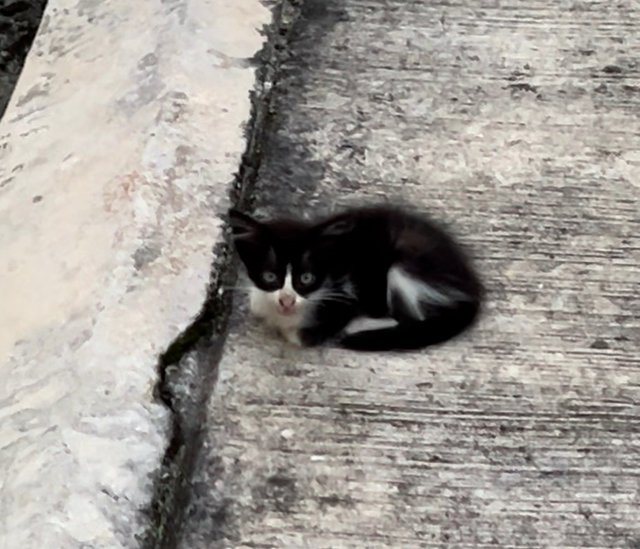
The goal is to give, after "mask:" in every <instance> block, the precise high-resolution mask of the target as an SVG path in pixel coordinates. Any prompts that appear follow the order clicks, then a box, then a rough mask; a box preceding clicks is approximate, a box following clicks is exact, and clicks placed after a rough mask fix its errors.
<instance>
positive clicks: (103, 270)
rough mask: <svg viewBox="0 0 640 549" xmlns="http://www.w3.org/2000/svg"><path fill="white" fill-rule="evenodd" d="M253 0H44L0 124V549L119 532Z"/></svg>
mask: <svg viewBox="0 0 640 549" xmlns="http://www.w3.org/2000/svg"><path fill="white" fill-rule="evenodd" d="M270 18H271V14H270V11H269V10H268V9H267V8H266V7H265V6H263V5H262V4H261V3H260V2H259V1H258V0H234V2H232V3H231V2H225V1H222V0H171V1H162V2H160V1H153V2H131V1H129V0H110V1H108V2H104V1H102V0H79V1H77V0H50V1H49V3H48V6H47V8H46V12H45V16H44V19H43V21H42V25H41V28H40V30H39V34H38V36H37V38H36V41H35V43H34V45H33V48H32V50H31V52H30V54H29V57H28V61H27V63H26V66H25V68H24V71H23V73H22V75H21V77H20V80H19V83H18V86H17V88H16V89H15V92H14V94H13V97H12V100H11V102H10V104H9V107H8V109H7V111H6V113H5V115H4V117H3V119H2V123H1V124H0V258H2V259H1V261H0V289H1V290H0V291H1V306H0V378H1V379H2V383H0V447H1V451H0V471H1V473H0V517H1V518H0V547H2V548H3V549H18V548H19V549H30V548H38V549H41V548H44V547H46V548H52V549H57V548H65V549H72V548H75V547H84V548H89V547H91V548H109V549H113V548H116V547H133V546H137V536H138V535H139V533H140V531H141V530H142V529H144V528H145V527H146V518H145V516H144V515H142V514H141V509H143V508H144V507H146V506H148V505H149V500H150V498H151V490H152V476H151V475H152V473H155V472H157V470H158V468H159V464H160V462H161V460H162V458H163V455H164V452H165V449H166V447H167V440H168V436H169V434H170V433H169V425H170V418H169V414H168V413H167V411H166V410H165V408H164V406H163V405H161V404H160V403H158V402H157V401H156V400H155V399H154V397H153V394H152V393H153V388H154V385H155V384H156V381H157V373H158V372H157V367H158V358H159V356H160V354H161V353H163V352H164V351H165V349H166V348H167V347H168V346H169V344H170V343H171V342H172V341H173V340H174V338H176V337H177V336H178V335H179V334H180V333H181V332H182V330H184V329H185V327H187V326H188V325H189V324H190V322H191V321H192V320H193V318H194V317H195V316H196V315H197V314H198V312H199V311H200V308H201V306H202V304H203V302H204V300H205V296H206V292H207V286H208V283H209V276H210V272H209V271H210V265H211V262H212V259H215V258H212V248H213V247H214V245H215V244H216V243H217V242H219V241H220V240H221V230H220V220H219V219H218V217H217V214H218V213H219V212H220V211H224V210H225V209H226V207H227V206H228V203H227V196H228V191H229V188H230V184H231V183H232V182H233V181H234V175H235V173H236V171H237V169H238V166H239V165H240V162H241V155H242V153H243V151H244V149H245V145H246V143H245V137H244V133H243V132H244V129H243V124H244V123H246V122H247V121H248V119H249V116H250V100H249V91H250V90H252V88H253V87H254V83H255V74H254V68H253V67H252V65H251V63H250V58H252V57H253V56H254V55H255V53H256V52H257V51H258V50H260V48H261V47H262V44H263V41H264V36H263V35H262V34H261V32H260V31H261V29H262V27H263V25H265V24H267V23H269V21H270Z"/></svg>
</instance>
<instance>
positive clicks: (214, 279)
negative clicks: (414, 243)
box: [139, 0, 304, 549]
mask: <svg viewBox="0 0 640 549" xmlns="http://www.w3.org/2000/svg"><path fill="white" fill-rule="evenodd" d="M302 1H304V0H279V1H276V2H269V1H268V0H266V1H265V3H266V4H267V5H268V6H269V7H270V8H272V10H273V16H272V21H271V24H270V25H269V26H267V27H265V29H264V30H263V33H264V34H265V35H266V37H267V38H266V40H265V43H264V45H263V47H262V49H261V51H260V52H258V53H257V54H256V56H255V57H254V60H253V61H254V65H255V66H256V83H255V87H254V89H253V90H252V91H251V92H250V99H251V113H250V116H249V122H248V124H247V127H246V142H247V145H246V148H245V152H244V153H243V155H242V161H241V164H240V167H239V169H238V172H237V174H236V176H235V178H234V181H233V183H232V186H231V189H230V192H229V202H230V204H232V205H234V206H235V207H239V208H243V209H247V208H250V207H251V203H252V191H253V188H254V184H255V181H256V179H257V175H258V169H259V167H260V162H261V159H262V147H261V145H262V137H263V134H264V130H265V127H266V125H267V124H268V121H269V118H270V114H271V99H272V93H273V89H274V87H275V85H276V82H277V80H278V72H279V67H280V64H281V61H282V58H283V56H284V55H285V53H286V43H287V39H288V35H289V31H290V29H291V27H292V25H293V22H294V21H295V19H296V18H297V16H298V14H299V11H300V4H301V2H302ZM213 256H214V261H213V263H212V265H211V275H210V280H209V285H208V288H207V297H206V299H205V302H204V304H203V306H202V308H201V310H200V312H199V313H198V315H197V316H196V318H195V320H194V321H193V322H192V323H191V324H190V325H189V326H188V327H187V328H186V329H185V330H184V331H183V332H182V333H181V334H180V335H179V336H178V337H177V338H176V339H175V340H174V341H173V342H172V343H171V344H170V345H169V346H168V348H167V349H166V351H165V352H164V353H163V354H162V355H161V356H160V359H159V361H158V366H157V368H158V380H159V381H158V383H157V384H156V387H155V390H154V397H155V399H157V400H158V401H159V402H162V403H163V404H164V405H165V406H166V407H167V408H168V409H169V410H170V411H171V414H172V419H171V422H172V425H171V431H172V434H171V438H170V440H169V444H168V446H167V449H166V451H165V454H164V457H163V460H162V466H161V468H160V470H159V471H158V472H157V474H156V476H155V478H154V479H153V483H154V492H153V497H152V500H151V503H150V505H149V507H148V508H147V509H145V510H144V512H145V514H146V515H147V516H148V519H149V524H148V527H147V530H146V532H145V533H144V534H143V535H142V536H141V538H140V539H139V542H140V546H141V547H142V548H143V549H173V548H175V547H176V546H177V543H178V540H179V538H180V527H181V525H182V523H183V522H184V520H183V519H184V514H185V511H186V509H187V506H188V502H189V500H190V490H189V486H190V481H191V478H192V475H193V471H194V468H195V463H196V460H197V458H198V456H199V454H200V450H201V448H202V444H203V441H204V432H205V429H206V426H205V419H206V404H207V402H208V400H209V397H210V396H211V394H212V391H213V389H214V386H215V383H216V381H217V375H218V367H217V366H218V363H219V361H220V359H221V357H222V351H223V348H224V343H225V340H226V336H227V326H228V321H229V317H230V313H231V308H232V305H233V292H231V291H226V290H225V288H229V287H230V286H232V285H233V283H234V281H235V279H236V267H237V265H236V262H235V260H234V256H233V255H232V253H231V246H230V237H229V234H228V232H227V231H225V234H224V238H223V240H222V241H221V242H220V243H218V244H217V245H216V246H215V248H214V250H213Z"/></svg>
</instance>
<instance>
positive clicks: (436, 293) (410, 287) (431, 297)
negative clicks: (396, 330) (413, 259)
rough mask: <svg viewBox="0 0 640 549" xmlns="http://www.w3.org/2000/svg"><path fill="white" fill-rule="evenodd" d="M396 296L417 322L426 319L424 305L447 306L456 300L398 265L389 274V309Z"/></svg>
mask: <svg viewBox="0 0 640 549" xmlns="http://www.w3.org/2000/svg"><path fill="white" fill-rule="evenodd" d="M458 293H460V292H458ZM394 295H395V296H399V297H400V299H402V301H403V302H404V304H405V306H406V309H407V312H408V313H409V314H410V315H411V316H412V317H413V318H415V319H416V320H424V319H425V318H426V317H425V314H424V310H423V307H422V306H423V305H425V304H429V303H431V304H433V305H440V306H443V305H444V306H446V305H450V304H452V303H453V302H454V301H455V300H456V297H455V296H453V295H452V294H450V293H447V292H445V291H443V290H441V289H439V288H434V287H433V286H429V285H428V284H425V283H424V282H423V281H421V280H419V279H417V278H415V277H413V276H411V275H410V274H409V273H407V272H406V271H405V270H404V269H403V268H402V267H399V266H397V265H395V266H393V267H391V269H389V272H388V273H387V305H389V307H391V298H392V297H393V296H394Z"/></svg>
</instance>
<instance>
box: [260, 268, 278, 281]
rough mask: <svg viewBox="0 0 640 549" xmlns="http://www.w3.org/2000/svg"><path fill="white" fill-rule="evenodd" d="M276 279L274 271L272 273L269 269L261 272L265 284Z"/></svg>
mask: <svg viewBox="0 0 640 549" xmlns="http://www.w3.org/2000/svg"><path fill="white" fill-rule="evenodd" d="M277 279H278V277H277V276H276V273H272V272H271V271H265V272H264V273H262V280H264V281H265V282H266V283H267V284H272V283H274V282H275V281H276V280H277Z"/></svg>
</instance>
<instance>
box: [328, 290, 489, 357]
mask: <svg viewBox="0 0 640 549" xmlns="http://www.w3.org/2000/svg"><path fill="white" fill-rule="evenodd" d="M479 310H480V305H479V302H464V303H459V304H458V306H457V307H452V308H439V309H437V310H436V311H433V314H431V315H430V316H429V317H428V318H426V319H425V320H411V319H407V318H406V317H405V318H403V319H401V320H395V319H391V318H390V319H370V320H371V322H369V321H362V320H360V321H358V322H357V323H354V324H353V325H350V326H348V327H347V328H346V329H345V331H344V332H343V335H342V337H341V339H340V340H339V344H340V346H341V347H344V348H347V349H352V350H354V351H412V350H416V349H422V348H424V347H428V346H430V345H437V344H439V343H443V342H445V341H447V340H449V339H451V338H453V337H455V336H457V335H459V334H460V333H462V332H463V331H465V330H466V329H467V328H469V327H470V326H471V325H472V324H473V323H474V321H475V320H476V318H477V316H478V313H479Z"/></svg>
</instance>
